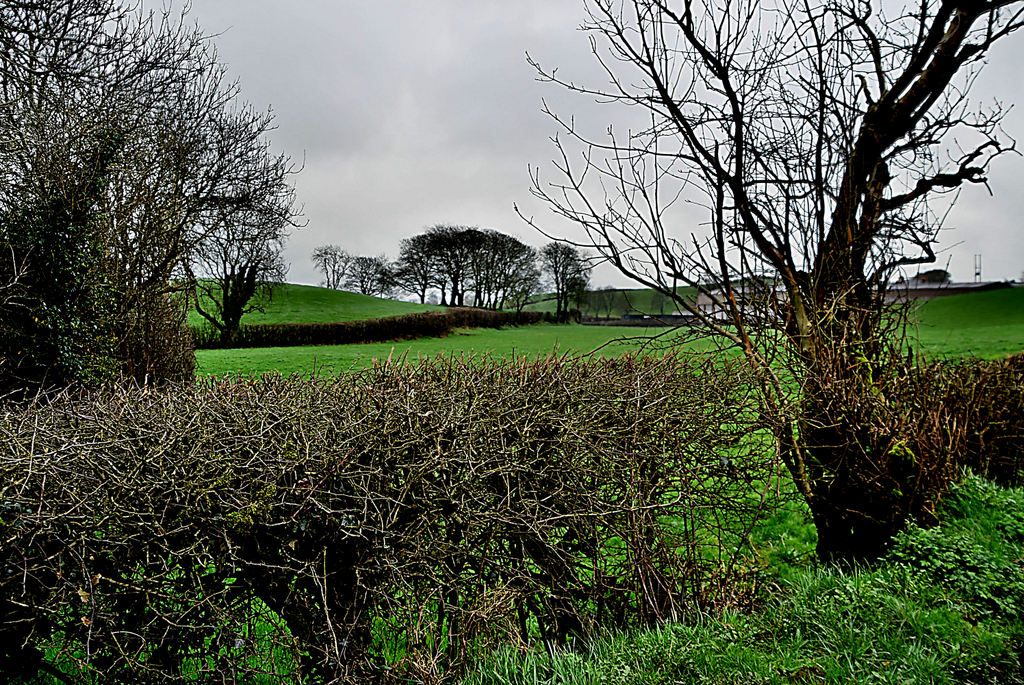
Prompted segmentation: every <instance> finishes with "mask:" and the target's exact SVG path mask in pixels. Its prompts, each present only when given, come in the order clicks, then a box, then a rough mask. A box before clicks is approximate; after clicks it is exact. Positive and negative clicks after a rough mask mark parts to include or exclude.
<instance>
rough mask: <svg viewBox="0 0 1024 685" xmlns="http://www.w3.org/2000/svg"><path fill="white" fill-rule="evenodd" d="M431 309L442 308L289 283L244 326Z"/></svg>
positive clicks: (196, 320) (197, 321)
mask: <svg viewBox="0 0 1024 685" xmlns="http://www.w3.org/2000/svg"><path fill="white" fill-rule="evenodd" d="M432 309H443V307H433V306H430V305H422V304H414V303H412V302H399V301H398V300H385V299H383V298H380V297H371V296H370V295H360V294H359V293H350V292H346V291H344V290H331V289H330V288H319V287H316V286H312V285H294V284H291V283H286V284H284V285H283V286H281V288H280V289H278V290H277V291H275V292H274V297H273V299H272V300H271V301H270V302H269V303H267V305H266V306H265V307H264V311H263V312H253V313H251V314H246V315H245V317H243V318H242V323H243V324H246V323H250V324H262V323H330V322H332V321H356V320H359V319H376V318H380V317H384V316H398V315H400V314H412V313H413V312H423V311H429V310H432ZM204 321H205V320H204V319H203V318H202V317H201V316H199V314H197V313H196V312H192V313H191V314H190V315H189V323H190V324H194V325H201V324H202V323H203V322H204Z"/></svg>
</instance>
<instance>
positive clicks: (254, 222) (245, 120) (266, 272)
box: [190, 109, 298, 343]
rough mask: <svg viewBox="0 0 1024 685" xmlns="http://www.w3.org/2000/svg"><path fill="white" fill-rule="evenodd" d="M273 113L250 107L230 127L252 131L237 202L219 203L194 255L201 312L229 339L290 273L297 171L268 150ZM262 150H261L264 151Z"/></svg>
mask: <svg viewBox="0 0 1024 685" xmlns="http://www.w3.org/2000/svg"><path fill="white" fill-rule="evenodd" d="M270 123H271V119H270V117H269V116H268V115H263V114H256V113H255V112H252V111H251V110H248V109H245V110H242V111H240V112H238V113H235V114H233V115H231V116H230V117H227V121H226V122H225V125H226V126H233V127H238V128H240V129H242V130H244V131H246V132H247V133H248V136H249V144H250V146H251V147H250V149H249V150H248V152H247V154H246V155H245V156H244V158H243V159H242V160H240V162H239V167H238V168H236V170H235V176H236V179H237V181H238V183H239V186H240V187H238V188H237V189H236V193H235V194H234V197H233V201H231V202H224V203H222V204H221V207H220V214H219V216H218V217H217V223H216V224H214V225H213V226H211V229H212V230H209V231H208V232H207V233H206V235H205V236H204V237H203V238H202V240H200V241H199V242H198V244H197V245H196V247H195V249H194V250H193V253H192V256H191V259H190V269H191V272H190V273H191V275H192V276H193V278H195V275H196V274H197V273H198V275H199V278H198V279H196V305H195V306H196V311H198V312H199V314H200V315H202V316H203V318H205V319H206V320H207V321H209V322H210V323H211V324H212V325H213V326H214V327H215V328H216V329H217V330H218V331H220V334H221V339H222V341H223V342H224V343H229V342H230V341H231V339H232V338H233V337H234V335H235V333H236V332H237V331H238V327H239V325H240V324H241V320H242V316H244V315H245V314H247V313H249V312H253V311H262V309H263V307H264V305H265V304H266V303H267V301H269V299H270V298H271V296H272V294H273V290H274V289H275V288H276V287H277V286H279V285H280V284H281V283H282V282H283V281H284V278H285V275H286V273H287V271H288V268H287V266H286V265H285V263H284V260H283V258H282V256H281V252H282V250H283V249H284V243H285V240H286V239H287V237H288V229H289V228H291V227H295V226H296V225H297V223H296V217H297V214H298V212H297V210H296V207H295V191H294V188H293V187H292V185H291V184H290V182H289V177H290V176H291V175H292V174H293V173H295V171H294V169H293V167H292V165H291V163H290V161H289V159H288V158H287V157H286V156H284V155H273V154H271V153H270V151H269V150H268V149H267V145H268V143H267V141H266V139H265V137H264V136H265V133H266V131H267V128H268V127H269V126H270ZM261 148H262V149H261Z"/></svg>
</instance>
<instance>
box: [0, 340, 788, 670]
mask: <svg viewBox="0 0 1024 685" xmlns="http://www.w3.org/2000/svg"><path fill="white" fill-rule="evenodd" d="M750 385H751V384H750V383H749V382H748V379H746V378H745V377H744V374H743V373H742V371H741V369H740V368H738V367H737V368H732V367H727V366H722V365H721V364H720V363H713V362H711V361H708V360H690V361H686V362H684V361H682V360H680V359H677V358H672V357H668V358H665V359H651V358H624V359H617V360H606V361H600V362H582V361H566V360H557V359H549V360H543V361H534V362H525V361H521V362H517V363H514V364H499V363H494V362H488V361H486V360H479V359H477V360H471V359H445V360H437V361H435V362H433V363H426V364H422V365H417V366H402V365H397V364H385V365H381V366H377V367H375V368H373V369H371V370H368V371H366V372H364V373H360V374H352V375H346V376H342V377H339V378H329V379H315V380H311V381H304V380H300V379H297V378H282V377H278V376H264V377H262V378H258V379H255V378H254V379H248V380H215V381H210V382H208V383H206V384H205V385H202V386H199V387H196V386H189V387H181V388H177V389H175V390H167V389H165V390H163V391H156V390H139V389H127V390H125V389H122V390H108V391H105V392H103V393H97V394H93V395H81V394H78V395H73V394H64V395H60V396H56V397H47V398H40V400H39V401H37V402H36V403H35V404H33V405H31V406H28V407H23V406H17V407H15V406H11V407H7V408H6V409H5V410H3V411H2V413H0V483H2V485H0V536H2V539H3V541H4V543H3V547H2V549H0V670H2V671H3V672H4V673H5V674H7V675H8V677H9V678H11V679H17V678H18V677H23V678H26V679H31V678H34V677H36V676H38V675H39V674H50V677H51V678H53V679H54V680H58V681H68V682H71V681H73V682H133V683H136V682H168V681H174V682H179V681H181V680H188V681H190V682H213V681H216V682H223V681H225V680H227V681H241V682H250V681H251V682H255V681H259V682H276V681H284V682H304V683H305V682H335V681H352V682H368V681H370V682H372V681H405V680H409V681H413V682H441V681H446V680H451V679H454V678H457V677H458V675H459V673H460V669H461V667H462V665H463V664H465V663H466V662H467V660H469V659H470V658H471V657H472V656H473V655H474V654H479V653H482V652H486V651H488V650H490V649H492V648H493V647H495V646H496V645H498V644H527V643H532V642H534V641H544V642H548V643H551V644H565V643H567V642H568V641H570V640H572V639H575V638H583V637H586V636H588V635H591V634H593V633H594V632H595V631H596V630H597V629H598V627H599V626H603V627H607V626H612V625H614V626H630V625H646V624H651V623H654V622H657V621H660V620H665V619H668V618H670V617H680V616H686V615H688V614H690V613H694V612H697V611H706V610H709V609H710V608H711V607H714V606H719V605H722V604H725V603H728V602H729V601H730V598H731V597H732V595H731V593H732V590H731V587H732V585H731V583H732V581H733V580H734V579H735V578H736V576H737V574H738V573H740V568H741V565H739V564H738V563H737V560H738V558H739V556H738V555H739V551H738V550H739V549H740V547H741V545H742V544H743V540H744V539H745V536H746V534H747V533H748V532H749V530H750V528H751V526H752V525H753V521H754V520H755V519H756V518H757V517H758V516H759V515H760V514H761V513H762V512H763V511H764V510H765V508H766V507H767V506H768V505H767V501H768V499H769V491H770V490H771V489H772V488H773V487H774V483H773V479H774V475H775V474H774V472H773V468H774V459H773V458H772V455H773V454H774V451H773V450H765V449H763V448H764V444H763V441H762V440H761V438H760V437H759V436H760V435H761V431H760V430H759V429H760V428H761V425H760V423H759V421H761V420H762V419H761V418H759V417H758V415H757V413H756V412H752V411H749V410H748V409H747V407H748V406H749V404H750V403H749V402H748V401H747V400H746V397H745V394H746V393H747V392H749V390H748V388H749V387H750Z"/></svg>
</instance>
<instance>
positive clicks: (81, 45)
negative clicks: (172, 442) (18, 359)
mask: <svg viewBox="0 0 1024 685" xmlns="http://www.w3.org/2000/svg"><path fill="white" fill-rule="evenodd" d="M271 126H272V119H271V117H270V116H269V114H258V113H254V112H252V111H251V110H250V109H249V108H246V107H244V106H242V105H240V104H239V103H238V87H237V85H236V84H234V83H232V82H231V81H229V80H228V79H227V78H226V77H225V73H224V68H223V67H222V65H221V64H220V63H219V61H218V59H217V55H216V51H215V50H214V48H213V45H212V43H211V42H210V39H209V38H208V37H207V36H206V35H204V34H203V33H202V31H201V30H200V29H199V28H198V27H196V26H194V25H193V23H192V22H191V21H189V20H188V19H187V16H186V15H185V14H184V13H182V14H173V13H171V12H170V11H168V10H163V11H158V12H147V11H145V10H143V9H141V8H140V7H139V6H138V5H135V4H129V3H124V2H121V1H120V0H53V1H52V2H32V1H29V0H25V1H20V2H13V3H7V4H5V6H4V8H3V10H2V11H0V140H3V142H4V144H3V145H2V146H0V213H2V214H3V216H4V217H5V221H4V227H3V229H2V230H3V233H2V234H0V242H2V243H3V244H4V247H5V248H10V249H11V250H13V254H14V257H15V258H14V262H12V263H16V264H18V265H19V268H20V269H21V273H20V286H21V292H22V297H21V298H20V300H19V302H18V305H19V307H21V309H19V311H22V310H24V309H25V307H28V309H32V308H33V307H35V308H42V309H53V306H56V307H59V308H60V309H62V310H63V313H62V314H61V316H55V317H48V318H41V317H36V319H39V321H42V323H37V322H36V320H35V319H33V318H32V317H28V318H26V319H24V322H23V323H24V325H20V324H19V329H20V330H22V332H24V333H26V335H27V337H26V338H25V339H26V340H28V339H32V340H39V339H41V337H46V338H48V339H50V340H51V342H52V344H51V345H49V347H50V348H52V350H53V354H52V355H50V356H51V357H52V358H53V359H52V360H51V361H55V360H56V361H59V357H61V356H67V357H68V359H69V360H71V362H72V363H70V364H68V365H66V366H67V369H66V371H67V373H62V372H61V373H58V371H59V370H60V369H61V368H62V367H63V366H64V365H63V364H62V363H51V361H46V360H44V359H42V357H40V361H41V363H40V364H37V365H36V366H37V368H38V369H41V370H43V371H44V372H45V373H47V374H49V376H50V379H51V380H48V381H47V383H49V382H54V383H58V384H59V383H61V382H63V381H64V380H71V381H73V380H82V381H92V380H96V377H97V374H96V373H93V372H92V371H89V370H88V369H90V368H94V369H99V368H100V367H102V366H105V365H107V366H109V365H110V364H113V365H115V366H117V367H119V370H120V371H121V372H127V373H129V374H130V375H133V376H135V377H136V378H138V379H140V380H154V379H156V378H170V377H177V378H181V377H186V376H188V375H189V374H190V373H191V366H192V363H193V356H192V353H191V349H190V347H189V344H188V342H187V331H186V330H185V328H184V317H185V311H186V307H187V305H188V302H189V301H190V299H191V298H190V297H186V295H187V293H188V292H189V291H190V288H189V285H188V283H187V276H188V274H189V266H190V263H189V260H190V259H191V258H192V257H193V256H194V255H195V254H196V253H197V250H198V249H199V248H200V246H202V245H204V244H206V241H207V240H208V239H213V240H216V238H215V237H213V235H214V234H215V233H216V232H217V231H220V230H222V229H223V227H224V226H225V217H227V216H229V215H230V216H234V217H240V216H242V215H246V216H248V217H250V218H247V219H245V220H243V221H242V223H251V222H252V218H251V217H252V216H254V214H259V213H260V211H261V210H260V209H259V208H260V207H261V206H266V205H267V204H268V203H270V204H273V202H274V200H273V199H272V195H273V192H274V189H273V188H274V185H273V184H272V183H271V184H270V185H266V184H264V185H261V183H260V179H261V178H264V179H265V178H266V177H265V175H263V176H261V174H260V173H259V172H258V171H257V172H254V170H255V169H259V168H260V164H261V163H262V160H264V156H265V154H266V147H265V142H264V140H263V138H264V134H265V133H266V131H267V130H269V128H270V127H271ZM5 251H6V249H5ZM5 264H6V262H5ZM0 278H3V276H2V275H0ZM51 305H52V306H51ZM72 310H74V311H72ZM4 318H6V317H4ZM19 346H21V347H24V345H22V344H21V343H17V344H15V345H14V347H12V348H11V350H10V351H11V352H12V353H16V352H17V349H14V348H16V347H19ZM45 347H46V346H44V345H36V346H35V348H34V349H35V351H37V352H38V351H41V350H43V349H44V348H45ZM108 347H109V349H108ZM75 350H83V355H78V354H77V352H75ZM90 350H91V351H90ZM6 353H7V350H5V352H4V354H6ZM23 356H26V355H23ZM31 356H32V357H33V358H35V357H38V356H39V355H36V354H33V355H31ZM43 356H44V357H45V356H46V355H43ZM90 359H91V360H92V361H88V360H90ZM104 360H106V361H104ZM93 362H95V364H94V363H93ZM108 362H109V363H110V364H108ZM26 368H27V367H26ZM101 375H102V374H101ZM58 377H59V378H58ZM62 379H63V380H62Z"/></svg>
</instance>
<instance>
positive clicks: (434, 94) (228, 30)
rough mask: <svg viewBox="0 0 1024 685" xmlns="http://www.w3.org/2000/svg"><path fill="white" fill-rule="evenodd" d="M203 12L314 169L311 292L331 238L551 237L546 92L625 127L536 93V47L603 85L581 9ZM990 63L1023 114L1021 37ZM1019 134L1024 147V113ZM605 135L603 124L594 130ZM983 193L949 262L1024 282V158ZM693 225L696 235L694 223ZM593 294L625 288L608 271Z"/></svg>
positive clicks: (971, 206)
mask: <svg viewBox="0 0 1024 685" xmlns="http://www.w3.org/2000/svg"><path fill="white" fill-rule="evenodd" d="M191 16H192V17H193V18H194V19H195V20H197V21H198V22H199V24H200V25H201V26H202V27H203V28H204V29H205V30H206V31H207V32H208V33H216V34H220V35H218V36H217V37H216V39H215V42H216V45H217V47H218V51H219V53H220V56H221V59H222V60H223V61H224V62H225V63H226V64H227V65H228V68H229V70H230V73H231V75H232V76H233V77H235V78H237V79H238V80H239V81H240V83H241V87H242V95H243V98H244V99H245V100H247V101H249V102H251V103H253V104H254V105H255V106H257V107H261V108H262V107H272V108H273V111H274V113H275V115H276V119H277V126H278V128H277V130H276V131H275V132H274V135H273V143H274V146H275V148H276V149H277V150H279V151H284V152H286V153H288V154H289V155H291V156H292V157H293V159H295V160H296V161H298V162H304V170H303V171H302V173H301V174H299V175H298V177H297V178H296V189H297V194H298V198H299V201H300V202H301V203H302V204H303V205H304V214H305V219H306V220H307V221H308V226H307V227H306V228H303V229H301V230H298V231H295V232H294V233H293V235H292V237H291V239H290V241H289V245H288V248H287V254H286V259H287V260H288V262H289V263H290V264H291V270H290V272H289V277H288V278H289V280H290V281H293V282H298V283H316V282H317V281H318V280H319V276H318V274H317V273H316V271H315V270H314V269H313V267H312V264H311V262H310V259H309V254H310V252H311V251H312V249H313V248H314V247H316V246H317V245H322V244H325V243H336V244H339V245H341V246H342V247H344V248H346V249H348V250H349V251H350V252H354V253H358V254H380V253H387V254H388V256H391V257H394V256H395V255H396V254H397V250H398V242H399V240H401V239H402V238H403V237H407V236H410V235H413V234H415V233H417V232H419V231H420V230H422V229H423V228H424V227H426V226H429V225H432V224H435V223H458V224H467V225H478V226H483V227H490V228H495V229H498V230H500V231H504V232H506V233H511V234H513V235H517V236H519V237H520V238H521V239H523V240H524V241H526V242H529V243H532V244H534V245H542V244H543V243H544V242H546V239H545V238H544V237H543V236H541V235H540V234H538V233H537V232H535V231H534V229H532V228H530V227H529V226H527V225H526V224H525V223H524V222H523V221H522V219H520V218H519V217H518V216H517V215H516V214H515V212H514V210H513V204H514V203H518V204H519V205H520V207H522V208H524V210H525V211H526V212H528V213H530V214H533V215H535V216H536V217H537V218H538V219H540V220H541V222H542V223H547V224H548V225H549V226H551V227H552V229H553V230H555V231H556V232H557V231H558V230H559V229H558V226H559V224H558V223H557V222H556V221H555V220H554V219H553V218H552V219H548V218H547V210H546V209H545V208H544V207H543V206H541V205H539V204H537V203H536V202H534V201H533V200H532V198H531V197H530V194H529V187H530V179H529V172H528V168H529V166H531V165H533V166H538V165H539V166H540V167H541V168H542V170H543V169H545V168H546V169H550V168H551V167H550V160H551V158H552V152H553V148H552V146H551V142H550V140H549V138H550V136H552V135H553V134H554V133H555V132H556V130H557V127H556V125H555V124H554V122H552V121H551V120H550V119H549V118H548V117H546V116H545V115H544V114H543V113H542V112H541V99H542V98H545V99H547V100H548V102H549V103H551V104H552V105H553V108H555V109H557V110H559V111H561V112H565V113H574V112H575V113H579V114H580V115H582V116H584V117H589V118H590V122H591V123H593V124H595V125H597V124H598V123H599V121H601V120H600V119H599V118H600V117H602V116H604V117H605V118H606V119H607V120H608V121H613V120H615V119H616V118H617V114H616V112H615V111H614V106H613V105H593V104H591V103H588V102H586V101H583V100H580V99H579V98H574V97H571V96H569V95H567V94H565V93H562V92H560V91H559V90H558V88H557V87H554V86H550V85H546V84H542V83H538V82H536V80H535V74H534V73H533V71H532V69H531V68H530V67H529V66H528V65H527V63H526V58H525V54H526V53H527V52H529V53H530V55H531V56H532V57H534V58H536V59H538V60H540V61H541V62H542V63H544V64H545V65H552V66H558V68H559V74H560V75H565V76H566V77H572V78H574V79H583V80H587V79H590V82H592V83H600V74H599V73H598V71H597V68H596V64H595V63H594V59H593V57H592V55H591V54H590V51H589V50H590V46H589V43H588V39H587V36H586V35H585V34H583V33H581V32H580V31H578V30H577V27H578V26H579V24H580V22H581V20H582V18H583V14H582V8H581V0H516V1H515V2H501V3H498V2H487V1H484V2H481V1H480V0H434V1H433V2H429V3H428V2H422V1H417V0H290V1H289V2H282V1H281V0H193V3H192V12H191ZM1005 43H1006V44H1004V45H1003V46H1001V47H1000V48H998V49H997V50H996V51H995V52H994V53H993V54H992V56H991V60H990V64H989V65H988V67H986V69H985V71H984V72H983V74H982V76H981V78H980V79H979V82H978V83H977V86H976V90H975V94H976V95H978V96H979V97H981V98H987V99H991V98H993V97H998V98H1000V99H1001V100H1003V101H1004V102H1006V103H1013V102H1019V103H1020V106H1021V107H1024V79H1022V78H1021V77H1020V68H1021V67H1020V64H1021V60H1022V57H1024V34H1022V35H1015V36H1012V37H1011V38H1010V39H1009V40H1008V41H1006V42H1005ZM1006 128H1007V129H1008V132H1009V133H1010V134H1011V135H1013V136H1014V137H1016V138H1019V139H1020V140H1021V142H1022V148H1024V113H1022V112H1021V111H1016V110H1015V111H1013V112H1011V114H1010V116H1009V117H1008V118H1007V120H1006ZM597 130H598V131H600V128H598V129H597ZM991 188H992V191H993V193H994V197H989V196H988V193H987V191H985V190H984V189H983V188H968V189H966V190H965V191H964V192H963V193H962V195H961V198H960V202H959V203H958V205H957V206H956V208H955V209H954V211H953V212H952V214H951V215H950V217H949V220H948V221H947V225H948V226H949V227H950V230H948V231H947V232H945V234H944V235H943V236H942V238H941V245H940V246H939V247H940V249H945V250H947V251H946V252H943V253H942V254H940V266H945V262H946V259H947V258H948V259H949V268H950V270H951V271H952V273H953V276H954V278H955V279H956V280H971V278H972V277H973V255H974V254H975V253H981V254H982V256H983V262H984V278H985V279H986V280H994V279H1010V278H1016V279H1020V278H1021V274H1022V272H1024V230H1022V218H1024V159H1022V158H1020V157H1012V158H1010V157H1004V158H1002V159H1000V160H998V161H997V162H996V163H995V165H994V167H993V170H992V183H991ZM684 230H688V229H685V228H684ZM594 281H595V282H596V284H597V285H601V284H613V285H620V286H622V285H628V281H626V280H624V279H623V278H621V277H616V276H615V275H614V274H612V273H611V272H610V271H598V272H597V273H595V277H594Z"/></svg>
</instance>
